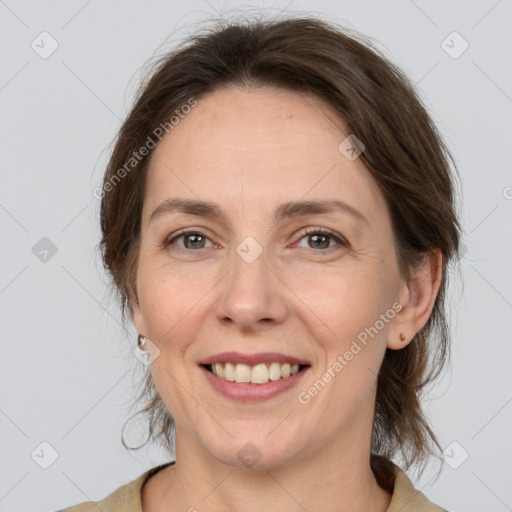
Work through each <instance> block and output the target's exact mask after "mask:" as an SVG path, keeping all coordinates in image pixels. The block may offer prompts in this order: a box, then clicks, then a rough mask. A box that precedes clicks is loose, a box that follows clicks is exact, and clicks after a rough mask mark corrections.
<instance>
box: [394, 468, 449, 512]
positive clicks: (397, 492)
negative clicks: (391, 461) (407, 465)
mask: <svg viewBox="0 0 512 512" xmlns="http://www.w3.org/2000/svg"><path fill="white" fill-rule="evenodd" d="M398 511H400V512H447V511H446V510H445V509H444V508H441V507H440V506H439V505H436V504H435V503H432V502H431V501H429V500H428V499H427V497H426V496H425V495H424V494H423V493H422V492H421V491H419V490H417V489H416V488H415V487H414V485H413V483H412V482H411V480H410V478H409V477H408V476H407V475H406V474H405V473H404V472H403V471H402V470H401V469H400V468H399V467H398V466H396V469H395V485H394V490H393V494H392V497H391V503H390V504H389V507H388V509H387V512H398Z"/></svg>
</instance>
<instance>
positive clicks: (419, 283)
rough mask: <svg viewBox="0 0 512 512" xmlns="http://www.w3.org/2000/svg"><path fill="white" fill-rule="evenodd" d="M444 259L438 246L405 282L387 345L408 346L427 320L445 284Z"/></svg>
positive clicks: (392, 347) (392, 348)
mask: <svg viewBox="0 0 512 512" xmlns="http://www.w3.org/2000/svg"><path fill="white" fill-rule="evenodd" d="M442 263H443V254H442V252H441V250H440V249H435V250H434V251H433V252H432V253H428V254H426V255H425V258H424V261H423V263H422V264H421V266H420V268H419V269H418V270H417V271H416V274H415V276H414V277H413V278H412V279H410V280H409V281H408V282H404V284H403V286H402V289H401V290H400V294H399V298H398V301H399V303H400V304H401V305H402V309H401V310H400V311H399V312H398V313H397V314H396V316H395V318H394V319H393V322H392V324H391V325H390V328H389V329H388V337H387V344H386V346H387V348H389V349H391V350H400V349H401V348H404V347H405V346H407V345H408V344H409V343H410V342H411V341H412V339H413V338H414V336H415V335H416V334H417V333H418V332H419V331H420V330H421V328H422V327H423V326H424V325H425V324H426V323H427V321H428V319H429V318H430V314H431V313H432V309H433V307H434V302H435V300H436V297H437V294H438V292H439V288H440V286H441V281H442V277H443V276H442V273H443V267H442ZM401 333H403V335H404V336H405V340H404V341H402V340H401V339H400V334H401Z"/></svg>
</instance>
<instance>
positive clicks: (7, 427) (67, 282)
mask: <svg viewBox="0 0 512 512" xmlns="http://www.w3.org/2000/svg"><path fill="white" fill-rule="evenodd" d="M251 6H252V7H267V8H268V10H269V11H270V12H272V13H277V12H279V11H280V10H282V9H285V10H289V11H293V12H301V11H304V12H310V13H312V14H316V15H318V16H320V17H322V18H324V19H327V20H329V19H336V20H337V21H339V22H344V23H345V24H346V25H347V26H349V27H352V28H354V29H356V30H359V31H361V32H363V33H365V34H367V35H368V36H370V37H372V38H373V39H374V40H376V43H377V45H378V46H379V47H380V48H382V49H383V50H384V51H385V52H386V54H387V55H388V57H389V58H390V59H391V60H392V61H394V62H395V63H397V64H398V65H399V66H400V67H402V69H404V70H405V71H406V73H407V74H408V75H409V76H410V77H411V79H412V80H413V81H414V82H415V83H417V84H418V87H419V90H420V93H421V96H422V97H423V98H424V99H425V101H426V104H427V106H428V108H429V109H430V112H431V115H432V117H433V119H434V121H435V122H436V123H437V125H438V127H439V129H440V130H441V132H442V134H443V135H444V137H445V140H446V142H447V143H448V145H449V147H450V149H451V150H452V151H453V154H454V156H455V158H456V162H457V165H458V167H459V169H460V172H461V174H462V191H463V210H462V220H463V224H464V229H465V236H464V245H465V248H466V249H465V256H464V259H463V262H462V265H461V272H460V273H459V274H456V273H454V274H453V279H452V286H451V288H450V293H449V300H450V307H451V308H452V327H451V328H452V332H453V337H454V350H453V366H452V370H451V371H450V372H449V373H447V374H446V376H445V378H444V380H442V381H441V382H440V383H439V385H438V386H436V387H435V388H434V389H433V391H432V393H431V394H430V398H431V399H432V400H431V401H429V402H427V404H426V409H427V411H428V413H429V415H430V418H431V421H432V424H433V427H434V430H435V431H436V432H437V433H438V435H439V439H440V441H441V444H442V445H443V448H444V447H447V451H446V452H447V453H446V457H445V462H444V463H443V470H442V473H441V476H440V478H439V479H438V480H437V481H436V480H433V478H432V477H433V476H434V472H435V470H437V469H438V465H436V464H435V461H433V462H432V464H431V465H430V466H429V469H428V470H427V472H426V473H425V474H424V475H423V476H422V477H421V478H417V477H416V475H415V474H414V473H409V474H410V476H411V478H412V479H413V481H414V482H415V484H416V486H417V487H418V488H420V489H421V490H422V491H423V492H424V493H425V494H426V495H427V496H428V497H429V498H430V499H431V500H432V501H434V502H438V503H439V504H441V505H442V506H444V507H445V508H447V509H448V510H450V511H452V512H454V511H456V510H461V511H462V510H464V511H465V512H471V511H482V510H494V511H497V512H499V511H505V510H512V486H511V470H510V462H509V461H510V459H511V458H512V448H511V442H510V432H511V428H510V427H511V424H512V403H511V402H512V386H511V377H510V361H511V359H512V343H511V341H512V340H511V334H510V333H511V331H512V322H511V318H512V315H511V308H512V291H511V290H512V272H510V261H511V260H512V240H511V237H512V235H511V233H512V229H511V222H510V221H511V218H512V175H511V167H510V146H511V145H510V135H511V130H510V118H511V115H512V66H511V57H510V56H511V50H512V35H511V32H512V31H511V30H510V27H511V26H512V1H510V0H501V1H496V0H482V1H472V2H470V1H464V2H462V1H452V2H447V1H429V2H427V1H425V0H423V1H422V0H415V1H413V0H394V1H387V2H378V1H376V0H375V1H360V0H358V1H342V2H334V1H331V2H329V1H326V0H315V1H314V2H313V1H300V0H295V1H291V2H289V1H287V2H273V3H272V4H271V3H270V2H262V1H259V2H256V1H253V2H251ZM233 8H237V10H238V11H240V12H243V11H245V10H246V8H247V6H246V5H245V4H241V3H239V2H236V1H235V2H227V1H226V2H221V1H215V0H209V1H208V2H207V1H206V0H198V1H195V2H193V1H192V2H189V1H173V2H169V1H167V2H164V1H161V2H158V1H144V2H143V1H122V2H121V1H109V2H107V1H100V0H92V1H89V2H87V1H85V0H80V1H67V2H64V1H61V2H56V1H53V2H52V1H47V2H41V1H38V2H35V1H34V2H30V1H15V0H6V1H0V20H1V27H0V38H1V45H0V47H1V48H2V57H1V58H2V61H1V79H0V117H1V119H2V128H1V129H2V132H1V141H2V162H1V167H2V174H1V180H2V181H1V187H0V223H1V230H2V231H1V232H2V249H3V250H2V264H1V267H0V269H1V270H0V272H1V274H0V311H1V316H2V354H1V357H0V365H1V373H0V432H1V438H0V439H1V442H0V461H1V478H0V510H1V511H7V510H8V511H11V512H18V511H27V510H40V511H52V510H56V509H59V508H61V507H64V506H69V505H71V504H74V503H78V502H81V501H86V500H88V499H100V498H103V497H104V496H105V495H107V494H108V493H110V492H112V491H113V490H114V489H115V488H117V487H119V486H120V485H121V484H124V483H126V482H128V481H129V480H132V479H134V478H136V477H137V476H139V475H140V474H141V473H142V472H144V471H145V470H146V469H148V468H150V467H152V466H155V465H157V464H159V463H162V462H165V461H166V460H167V459H166V457H165V455H164V454H163V453H161V452H160V451H159V450H158V449H157V448H151V449H149V450H145V449H143V450H140V451H139V452H134V453H129V452H127V451H126V450H125V449H124V448H123V446H122V445H121V442H120V431H121V427H122V425H123V424H124V422H125V421H126V419H127V418H128V417H129V415H130V413H131V412H133V409H130V406H131V404H132V397H133V396H134V392H135V391H134V390H135V389H136V386H137V385H138V381H139V378H140V375H141V372H140V370H141V365H140V363H139V362H138V360H137V359H136V358H135V357H134V356H133V353H132V348H133V345H134V343H135V336H136V333H135V331H134V330H133V328H132V330H131V332H130V333H129V336H127V335H126V334H125V333H124V332H123V330H122V328H121V326H120V315H119V310H118V308H117V306H116V304H115V302H114V300H113V299H112V296H111V295H110V294H109V292H108V289H107V287H106V286H105V277H104V273H103V271H102V269H101V265H100V262H99V258H98V255H97V253H96V252H95V250H94V248H95V245H96V244H97V243H98V241H99V229H98V206H99V202H98V200H96V199H95V198H94V196H93V194H92V191H93V189H94V188H95V187H96V186H98V185H99V183H100V179H101V175H102V172H103V168H104V164H105V161H106V157H107V154H108V152H107V146H108V145H109V144H110V142H111V140H112V138H113V136H114V134H115V132H116V130H117V129H118V127H119V125H120V120H121V119H122V118H123V116H124V115H125V114H126V113H127V110H128V108H129V106H130V103H131V100H132V98H133V93H134V91H135V88H136V86H137V84H138V81H139V78H140V74H141V66H142V65H143V64H144V63H145V62H146V61H147V60H148V59H149V58H150V57H151V56H152V55H153V54H154V52H155V51H157V50H158V49H159V47H160V51H162V50H164V49H168V48H171V47H172V46H173V44H174V43H175V42H177V41H180V40H181V39H183V38H184V37H186V36H187V35H188V34H190V33H192V32H194V30H195V29H196V28H197V27H198V26H199V25H198V23H199V22H200V21H201V20H204V19H206V18H211V17H212V16H215V15H216V12H218V13H221V14H224V15H227V14H229V12H230V11H231V10H232V9H233ZM43 31H47V32H48V33H49V34H51V37H52V38H53V39H54V40H56V41H57V43H58V48H57V50H56V51H55V52H54V53H53V54H52V55H50V56H49V57H47V58H42V57H41V56H40V53H37V52H36V51H35V50H34V49H33V48H32V47H31V43H32V41H35V43H34V45H39V47H38V51H39V52H43V50H44V51H48V50H49V49H51V44H52V41H51V40H50V39H48V36H40V34H41V32H43ZM453 31H457V32H458V33H459V34H460V37H462V38H463V40H465V41H467V43H468V44H469V47H468V48H467V50H466V51H465V52H463V53H462V54H460V55H457V58H454V55H455V54H458V53H459V52H460V51H461V50H462V49H463V44H464V41H463V40H462V39H460V38H459V36H457V35H455V36H453V35H452V36H451V37H450V38H448V39H447V40H446V38H447V37H448V36H449V35H450V34H451V33H452V32H453ZM42 38H46V39H44V41H43V42H41V39H42ZM445 40H446V42H445V43H443V41H445ZM163 43H164V46H161V45H162V44H163ZM43 47H44V48H43ZM450 47H451V48H450ZM447 51H448V52H451V53H452V55H451V56H450V55H449V53H447ZM43 237H47V238H48V239H49V240H51V243H52V244H54V246H55V247H56V249H57V252H56V254H52V251H51V247H50V248H49V242H48V241H47V240H43V241H40V240H41V239H42V238H43ZM37 244H39V245H37ZM34 246H35V249H33V248H34ZM45 250H48V251H49V252H48V253H44V251H45ZM143 428H144V425H143V424H140V425H139V426H138V427H137V425H132V428H130V429H128V430H127V431H126V434H127V438H128V439H129V441H131V442H132V443H133V444H136V443H137V442H140V440H141V439H142V438H141V433H142V429H143ZM42 442H47V443H49V444H50V445H51V446H52V447H53V449H54V450H55V451H56V452H57V453H58V458H57V459H56V460H55V461H54V462H53V463H52V464H51V465H50V466H49V467H48V469H43V468H42V467H40V465H41V464H43V465H44V464H48V463H49V462H51V454H52V449H51V448H49V447H48V446H47V445H43V446H41V443H42ZM452 443H456V444H452ZM466 452H467V454H468V458H467V459H466V460H464V458H465V456H466ZM456 466H458V468H457V469H454V467H456Z"/></svg>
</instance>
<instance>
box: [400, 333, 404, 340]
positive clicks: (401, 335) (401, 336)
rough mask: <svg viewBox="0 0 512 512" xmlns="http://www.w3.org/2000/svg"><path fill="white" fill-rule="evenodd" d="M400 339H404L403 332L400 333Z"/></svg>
mask: <svg viewBox="0 0 512 512" xmlns="http://www.w3.org/2000/svg"><path fill="white" fill-rule="evenodd" d="M400 341H405V334H404V333H403V332H401V333H400Z"/></svg>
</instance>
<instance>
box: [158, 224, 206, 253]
mask: <svg viewBox="0 0 512 512" xmlns="http://www.w3.org/2000/svg"><path fill="white" fill-rule="evenodd" d="M180 238H182V239H183V246H180V245H177V247H178V248H179V249H183V250H187V249H205V248H206V247H205V244H206V241H207V240H210V239H209V238H208V237H207V236H205V235H204V234H203V233H201V232H200V231H196V230H193V229H184V230H182V231H179V232H178V233H176V234H174V235H171V237H170V238H168V239H167V240H166V241H165V242H164V244H163V246H164V248H165V247H167V246H168V245H176V244H175V241H176V240H179V239H180Z"/></svg>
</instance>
